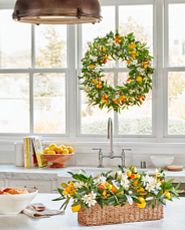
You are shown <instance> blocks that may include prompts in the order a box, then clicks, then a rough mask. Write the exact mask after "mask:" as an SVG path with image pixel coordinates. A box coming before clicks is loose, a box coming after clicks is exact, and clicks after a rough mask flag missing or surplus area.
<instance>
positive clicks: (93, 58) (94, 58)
mask: <svg viewBox="0 0 185 230" xmlns="http://www.w3.org/2000/svg"><path fill="white" fill-rule="evenodd" d="M89 59H91V60H92V61H93V62H96V61H97V57H96V56H93V55H90V56H89Z"/></svg>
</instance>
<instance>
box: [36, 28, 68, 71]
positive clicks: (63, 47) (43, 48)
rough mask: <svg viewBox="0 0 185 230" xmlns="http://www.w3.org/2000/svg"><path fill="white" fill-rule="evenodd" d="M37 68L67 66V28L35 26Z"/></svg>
mask: <svg viewBox="0 0 185 230" xmlns="http://www.w3.org/2000/svg"><path fill="white" fill-rule="evenodd" d="M35 33H36V35H35V36H36V41H35V45H36V66H37V67H39V68H54V67H61V68H64V67H66V66H67V27H66V26H64V25H63V26H59V25H56V26H48V25H39V26H35Z"/></svg>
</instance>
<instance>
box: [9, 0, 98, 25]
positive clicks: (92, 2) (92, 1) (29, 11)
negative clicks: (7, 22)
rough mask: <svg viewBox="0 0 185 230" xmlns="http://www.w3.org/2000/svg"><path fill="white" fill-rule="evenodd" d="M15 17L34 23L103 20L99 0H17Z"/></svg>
mask: <svg viewBox="0 0 185 230" xmlns="http://www.w3.org/2000/svg"><path fill="white" fill-rule="evenodd" d="M13 19H14V20H17V21H20V22H25V23H33V24H79V23H96V22H100V21H101V15H100V3H99V0H17V1H16V3H15V7H14V12H13Z"/></svg>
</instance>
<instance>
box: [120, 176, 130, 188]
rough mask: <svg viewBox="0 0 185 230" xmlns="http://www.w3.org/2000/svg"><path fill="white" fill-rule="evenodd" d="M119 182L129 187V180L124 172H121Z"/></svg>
mask: <svg viewBox="0 0 185 230" xmlns="http://www.w3.org/2000/svg"><path fill="white" fill-rule="evenodd" d="M120 184H121V185H122V186H123V187H124V188H125V189H128V188H129V180H128V177H127V175H126V174H122V176H121V181H120Z"/></svg>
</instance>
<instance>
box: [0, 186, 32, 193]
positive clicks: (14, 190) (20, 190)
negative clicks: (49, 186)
mask: <svg viewBox="0 0 185 230" xmlns="http://www.w3.org/2000/svg"><path fill="white" fill-rule="evenodd" d="M27 193H29V192H28V190H27V189H26V188H2V189H0V195H7V194H11V195H18V194H27Z"/></svg>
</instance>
